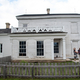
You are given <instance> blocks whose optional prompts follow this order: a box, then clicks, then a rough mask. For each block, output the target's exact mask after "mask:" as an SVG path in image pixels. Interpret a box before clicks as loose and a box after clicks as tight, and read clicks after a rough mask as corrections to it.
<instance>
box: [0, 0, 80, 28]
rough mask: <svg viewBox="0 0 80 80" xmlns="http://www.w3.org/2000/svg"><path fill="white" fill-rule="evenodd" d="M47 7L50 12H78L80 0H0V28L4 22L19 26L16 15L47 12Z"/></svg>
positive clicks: (4, 26)
mask: <svg viewBox="0 0 80 80" xmlns="http://www.w3.org/2000/svg"><path fill="white" fill-rule="evenodd" d="M47 8H50V14H54V13H78V14H80V0H0V28H6V25H5V23H6V22H9V23H10V24H11V25H10V26H13V27H19V26H18V20H17V19H16V16H17V15H22V14H47V11H46V9H47Z"/></svg>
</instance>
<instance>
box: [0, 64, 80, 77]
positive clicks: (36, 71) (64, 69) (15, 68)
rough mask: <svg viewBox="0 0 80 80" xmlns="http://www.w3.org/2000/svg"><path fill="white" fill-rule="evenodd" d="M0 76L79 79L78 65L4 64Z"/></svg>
mask: <svg viewBox="0 0 80 80" xmlns="http://www.w3.org/2000/svg"><path fill="white" fill-rule="evenodd" d="M0 76H2V77H4V78H6V77H26V78H27V77H30V78H36V77H37V78H58V77H59V78H60V77H61V78H68V77H80V63H6V64H0Z"/></svg>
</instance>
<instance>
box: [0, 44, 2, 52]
mask: <svg viewBox="0 0 80 80" xmlns="http://www.w3.org/2000/svg"><path fill="white" fill-rule="evenodd" d="M0 53H2V44H0Z"/></svg>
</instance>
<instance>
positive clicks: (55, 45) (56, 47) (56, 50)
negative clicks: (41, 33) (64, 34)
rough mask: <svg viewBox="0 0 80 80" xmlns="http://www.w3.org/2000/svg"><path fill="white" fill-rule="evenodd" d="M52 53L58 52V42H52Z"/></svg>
mask: <svg viewBox="0 0 80 80" xmlns="http://www.w3.org/2000/svg"><path fill="white" fill-rule="evenodd" d="M54 53H59V43H58V42H54Z"/></svg>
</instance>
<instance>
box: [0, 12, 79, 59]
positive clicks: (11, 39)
mask: <svg viewBox="0 0 80 80" xmlns="http://www.w3.org/2000/svg"><path fill="white" fill-rule="evenodd" d="M16 18H17V20H18V27H17V28H15V27H11V29H10V28H9V25H10V24H9V23H6V29H0V57H4V56H11V58H12V60H30V59H34V60H37V59H47V60H48V59H49V60H54V59H55V57H58V58H62V59H66V58H73V57H74V53H73V48H76V50H78V48H79V47H80V14H49V13H48V14H23V15H18V16H16Z"/></svg>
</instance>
